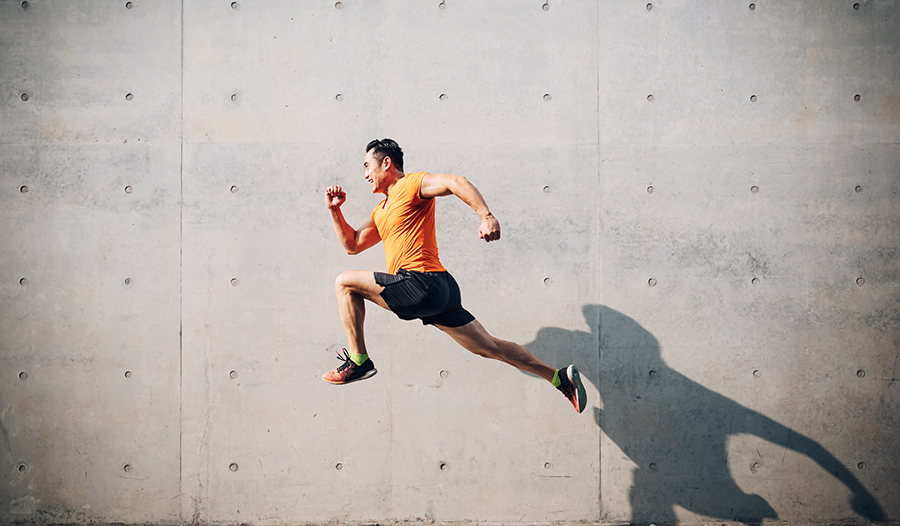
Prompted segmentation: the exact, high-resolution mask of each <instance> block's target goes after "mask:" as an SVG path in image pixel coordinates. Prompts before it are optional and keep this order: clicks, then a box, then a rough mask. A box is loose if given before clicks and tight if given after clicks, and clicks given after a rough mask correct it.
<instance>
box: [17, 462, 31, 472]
mask: <svg viewBox="0 0 900 526" xmlns="http://www.w3.org/2000/svg"><path fill="white" fill-rule="evenodd" d="M16 470H18V472H19V473H25V472H26V471H28V466H26V465H25V464H19V466H18V467H17V468H16Z"/></svg>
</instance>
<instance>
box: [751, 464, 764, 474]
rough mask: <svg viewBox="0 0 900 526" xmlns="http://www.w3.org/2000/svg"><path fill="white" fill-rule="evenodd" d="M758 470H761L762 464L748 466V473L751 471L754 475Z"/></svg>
mask: <svg viewBox="0 0 900 526" xmlns="http://www.w3.org/2000/svg"><path fill="white" fill-rule="evenodd" d="M760 469H762V464H760V463H759V462H754V463H753V465H751V466H750V471H752V472H753V473H756V472H757V471H759V470H760Z"/></svg>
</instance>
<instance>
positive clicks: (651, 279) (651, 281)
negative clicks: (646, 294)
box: [647, 278, 656, 287]
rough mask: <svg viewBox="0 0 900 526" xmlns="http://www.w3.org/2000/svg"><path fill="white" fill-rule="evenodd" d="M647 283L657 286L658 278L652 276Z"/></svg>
mask: <svg viewBox="0 0 900 526" xmlns="http://www.w3.org/2000/svg"><path fill="white" fill-rule="evenodd" d="M647 285H648V286H650V287H655V286H656V278H650V279H648V280H647Z"/></svg>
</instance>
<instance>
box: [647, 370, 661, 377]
mask: <svg viewBox="0 0 900 526" xmlns="http://www.w3.org/2000/svg"><path fill="white" fill-rule="evenodd" d="M649 374H650V378H659V373H658V372H656V371H650V373H649Z"/></svg>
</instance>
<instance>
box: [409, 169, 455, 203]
mask: <svg viewBox="0 0 900 526" xmlns="http://www.w3.org/2000/svg"><path fill="white" fill-rule="evenodd" d="M457 179H459V176H457V175H449V174H425V176H424V177H422V182H421V184H420V185H419V195H420V196H422V197H423V198H425V199H428V198H430V197H440V196H445V195H450V194H452V193H453V188H454V187H455V186H456V181H457Z"/></svg>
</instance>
